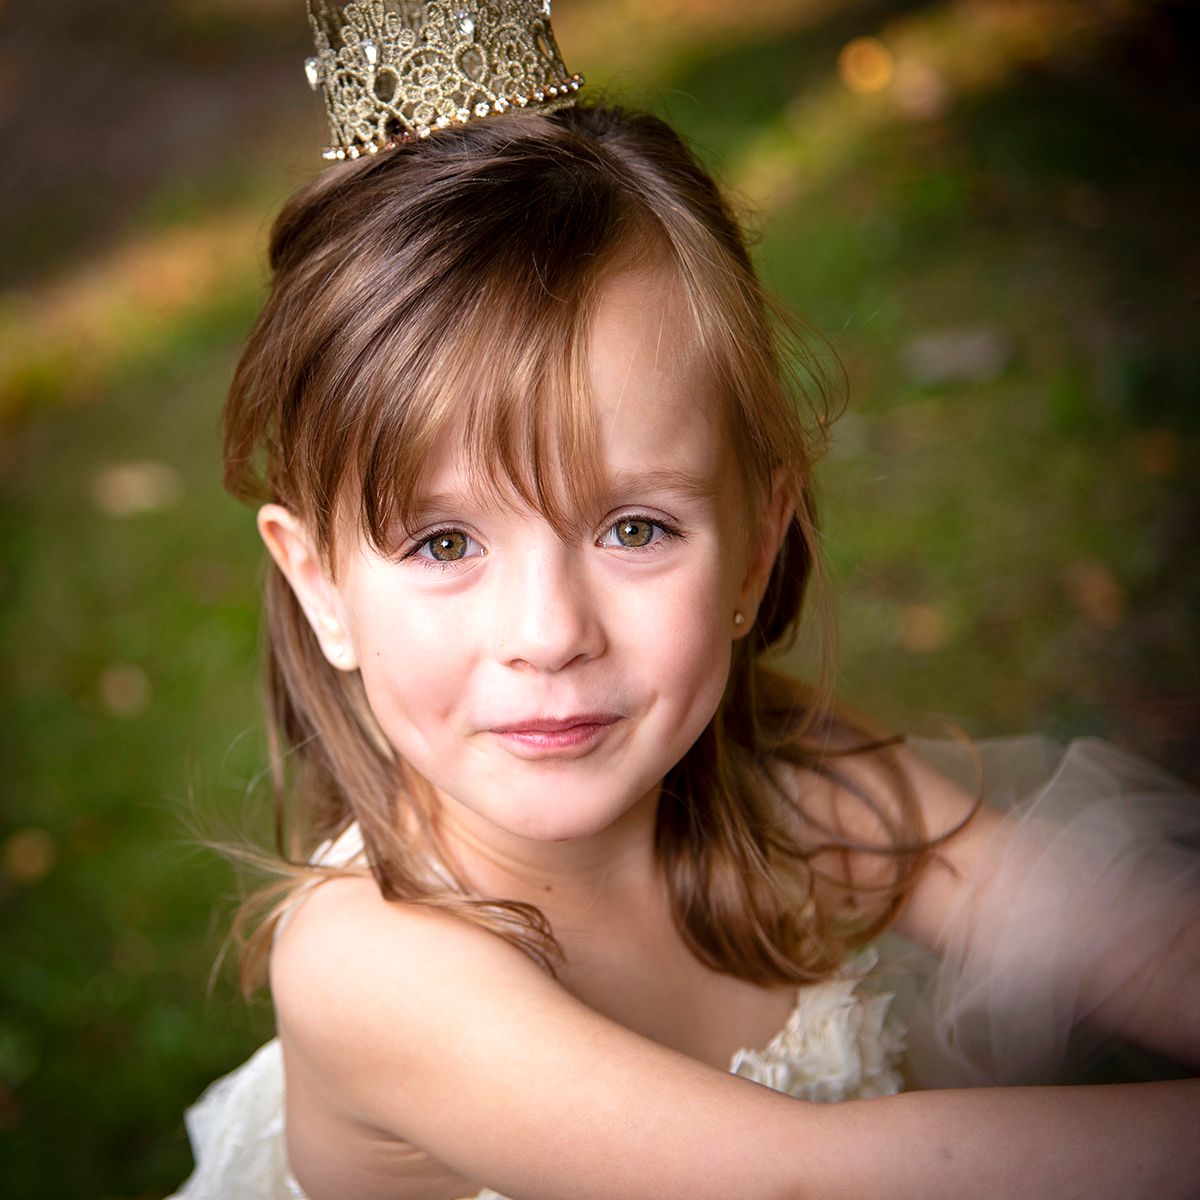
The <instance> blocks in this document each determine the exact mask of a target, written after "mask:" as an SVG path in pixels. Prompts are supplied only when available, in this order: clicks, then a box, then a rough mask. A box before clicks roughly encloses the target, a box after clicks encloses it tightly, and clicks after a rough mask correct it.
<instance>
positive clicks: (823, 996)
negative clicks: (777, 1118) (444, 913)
mask: <svg viewBox="0 0 1200 1200" xmlns="http://www.w3.org/2000/svg"><path fill="white" fill-rule="evenodd" d="M911 744H912V746H913V748H914V749H916V750H917V751H918V752H920V753H921V754H922V755H923V756H925V757H926V758H928V759H929V760H931V761H932V762H933V763H934V765H935V766H937V767H938V768H939V769H941V770H942V771H944V772H945V773H946V774H948V775H950V776H951V777H955V778H958V779H959V780H960V781H961V782H963V783H964V785H965V786H967V787H968V788H972V789H973V788H974V786H975V777H974V764H973V762H972V761H971V758H970V755H969V753H968V752H967V751H966V750H964V749H963V748H961V747H958V746H956V745H955V744H954V743H942V742H936V743H935V742H925V741H914V742H912V743H911ZM973 749H974V750H975V751H976V752H977V753H978V754H979V756H980V759H981V763H982V767H983V771H984V775H983V779H984V785H985V789H986V795H987V799H988V801H989V802H990V803H992V804H995V805H998V806H999V807H1001V808H1007V809H1008V810H1009V811H1010V814H1011V816H1012V818H1013V820H1012V825H1011V834H1010V836H1009V837H1008V838H1007V840H1006V843H1005V846H1004V848H1003V850H1002V851H1001V852H999V853H998V854H997V857H996V861H995V863H994V864H993V868H992V870H991V872H990V874H989V882H988V884H987V886H986V889H982V888H980V889H976V890H975V891H974V892H972V893H970V894H968V895H967V896H965V897H964V899H963V902H962V904H961V907H960V908H959V909H958V910H956V911H955V912H953V913H948V914H947V915H946V922H945V928H944V930H943V937H942V944H943V945H944V946H945V947H946V954H945V961H944V962H941V963H938V962H936V961H935V960H933V959H932V957H931V956H930V955H928V954H926V953H924V952H922V951H918V950H916V949H915V948H913V947H911V946H909V945H908V944H907V943H901V942H900V940H899V939H885V941H884V943H883V944H882V945H881V947H880V953H877V952H876V950H874V949H872V950H869V951H865V952H863V953H862V954H860V955H859V956H858V957H857V959H856V960H855V961H854V962H853V963H849V964H847V965H846V967H844V968H843V970H842V971H841V972H840V974H839V976H838V977H836V978H834V979H832V980H829V981H826V982H824V983H820V984H814V985H810V986H807V987H802V988H799V989H798V990H797V998H796V1005H795V1008H794V1009H793V1011H792V1013H791V1015H790V1017H789V1018H788V1021H787V1024H786V1025H785V1027H784V1028H783V1029H782V1030H780V1032H779V1033H778V1034H776V1035H775V1037H774V1038H772V1039H771V1041H770V1042H769V1043H768V1044H767V1045H766V1046H764V1047H762V1048H761V1049H756V1050H755V1049H745V1050H740V1051H738V1053H737V1054H736V1055H735V1056H734V1058H733V1061H732V1062H731V1064H730V1070H731V1071H732V1072H734V1073H736V1074H738V1075H741V1076H744V1077H746V1078H748V1079H751V1080H754V1081H755V1082H757V1083H761V1084H764V1085H765V1086H767V1087H771V1088H774V1089H776V1090H777V1091H780V1092H784V1093H786V1094H787V1095H791V1096H795V1097H797V1098H798V1099H802V1100H808V1101H814V1102H822V1103H828V1102H834V1101H839V1100H848V1099H856V1098H867V1097H872V1096H886V1095H892V1094H894V1093H896V1092H898V1091H900V1090H901V1089H902V1088H903V1087H904V1085H905V1080H906V1079H907V1081H908V1082H909V1084H910V1085H915V1086H919V1087H949V1086H975V1085H994V1084H1012V1083H1051V1082H1055V1081H1058V1080H1061V1079H1063V1078H1065V1077H1067V1076H1068V1074H1069V1071H1070V1068H1071V1067H1072V1065H1078V1063H1079V1062H1080V1061H1081V1060H1084V1059H1086V1056H1087V1055H1088V1054H1089V1053H1092V1052H1094V1051H1095V1049H1096V1046H1097V1045H1098V1043H1099V1042H1100V1040H1101V1036H1102V1034H1101V1032H1100V1031H1098V1030H1095V1029H1092V1028H1091V1027H1090V1025H1089V1019H1090V1018H1091V1016H1092V1015H1093V1014H1094V1013H1095V1012H1096V1011H1097V1010H1098V1009H1099V1007H1100V1006H1101V1005H1102V1003H1103V1002H1104V1000H1105V999H1106V998H1107V997H1109V996H1111V995H1112V993H1113V992H1114V991H1116V990H1117V989H1119V988H1123V987H1126V986H1127V985H1128V983H1129V981H1130V980H1136V979H1138V978H1142V977H1147V973H1148V972H1152V971H1153V969H1154V967H1155V963H1156V957H1157V955H1159V954H1161V953H1162V952H1163V950H1164V948H1165V947H1167V946H1169V945H1170V944H1171V942H1172V941H1173V940H1174V939H1175V938H1176V936H1177V934H1178V933H1179V931H1180V930H1181V929H1182V928H1183V926H1184V925H1186V924H1187V923H1189V922H1195V921H1196V920H1197V919H1198V914H1200V796H1197V795H1196V794H1195V793H1193V792H1190V791H1188V790H1187V789H1186V788H1184V787H1183V785H1182V784H1180V783H1179V782H1178V781H1177V780H1174V779H1172V778H1171V777H1170V776H1168V775H1166V774H1164V773H1163V772H1161V771H1159V770H1157V769H1156V768H1154V767H1153V766H1151V765H1149V764H1147V763H1145V762H1143V761H1142V760H1140V759H1137V758H1135V757H1133V756H1131V755H1129V754H1126V753H1125V752H1123V751H1121V750H1119V749H1117V748H1116V747H1114V746H1111V745H1109V744H1108V743H1105V742H1100V741H1096V740H1093V739H1081V740H1078V741H1075V742H1072V743H1071V744H1070V745H1069V746H1068V747H1066V749H1065V750H1064V749H1063V748H1062V747H1060V746H1057V745H1056V744H1054V743H1052V742H1049V741H1047V740H1045V739H1042V738H1011V739H997V740H993V741H984V742H978V743H975V745H974V747H973ZM360 852H361V839H360V838H358V835H357V830H355V829H353V828H352V829H350V830H347V832H346V834H345V835H343V837H342V838H340V839H339V840H338V842H337V843H335V844H333V845H331V846H327V847H324V848H322V851H321V852H320V853H321V856H322V861H326V862H335V861H336V862H348V861H350V860H351V859H352V858H353V857H354V856H355V855H357V854H358V853H360ZM881 959H882V961H880V960H881ZM902 1070H903V1075H902V1074H901V1072H902ZM283 1096H284V1090H283V1059H282V1055H281V1052H280V1047H279V1042H278V1040H272V1041H270V1042H268V1043H267V1044H266V1045H265V1046H263V1047H262V1048H261V1049H260V1050H259V1051H258V1052H257V1053H256V1054H255V1055H254V1056H253V1057H252V1058H250V1059H249V1060H248V1061H247V1062H246V1063H244V1064H243V1065H242V1066H241V1067H239V1068H238V1069H237V1070H235V1071H234V1072H232V1073H231V1074H230V1075H227V1076H225V1077H224V1078H223V1079H220V1080H218V1081H217V1082H216V1083H214V1084H213V1085H212V1086H211V1087H210V1088H209V1089H208V1090H207V1091H206V1092H205V1093H204V1095H203V1096H202V1097H201V1098H200V1100H199V1101H198V1102H197V1103H196V1104H195V1105H194V1106H193V1107H192V1108H190V1109H189V1110H188V1113H187V1117H186V1120H187V1128H188V1135H189V1137H190V1139H191V1142H192V1147H193V1150H194V1153H195V1156H196V1164H197V1165H196V1169H195V1171H194V1173H193V1174H192V1176H191V1177H190V1178H189V1179H188V1181H187V1183H186V1184H185V1185H184V1186H183V1188H182V1189H181V1191H180V1192H179V1193H178V1194H177V1197H176V1198H175V1200H304V1193H303V1191H302V1190H301V1189H300V1187H299V1185H298V1184H297V1183H296V1181H295V1180H294V1179H293V1178H292V1175H291V1172H290V1170H289V1168H288V1163H287V1154H286V1149H285V1143H284V1111H283ZM476 1200H503V1198H502V1197H498V1195H497V1193H494V1192H490V1191H484V1192H481V1193H479V1196H478V1197H477V1198H476Z"/></svg>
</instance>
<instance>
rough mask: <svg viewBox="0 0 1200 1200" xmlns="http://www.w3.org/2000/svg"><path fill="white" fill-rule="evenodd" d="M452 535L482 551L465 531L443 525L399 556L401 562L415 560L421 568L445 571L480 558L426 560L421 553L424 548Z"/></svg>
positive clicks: (476, 555) (475, 555)
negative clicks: (454, 534) (459, 535)
mask: <svg viewBox="0 0 1200 1200" xmlns="http://www.w3.org/2000/svg"><path fill="white" fill-rule="evenodd" d="M453 533H457V534H461V535H462V536H463V537H465V538H466V539H467V541H468V542H469V543H471V544H473V545H475V546H477V547H478V548H479V549H480V550H482V549H483V547H482V546H479V543H478V542H477V541H475V539H474V538H473V537H472V536H471V535H470V534H469V533H467V531H466V530H465V529H460V528H459V527H458V526H455V525H445V526H443V527H442V528H440V529H432V530H430V531H429V533H427V534H425V535H424V536H423V537H422V538H421V539H420V541H418V542H417V543H416V544H415V545H414V546H413V548H412V549H411V550H409V551H407V552H406V553H405V554H403V555H402V556H401V559H402V561H404V562H407V561H408V560H409V559H416V561H417V562H419V563H420V564H421V566H422V567H425V568H426V569H428V570H432V571H446V570H449V569H450V568H452V567H457V566H458V565H459V564H460V563H463V562H465V561H466V560H467V559H468V558H478V557H480V556H479V555H478V554H469V555H464V556H463V557H462V558H447V559H438V558H427V557H426V556H425V555H424V554H422V553H421V551H422V550H424V549H425V547H426V546H428V545H429V544H430V543H431V542H435V541H437V539H438V538H440V537H446V536H447V535H449V534H453Z"/></svg>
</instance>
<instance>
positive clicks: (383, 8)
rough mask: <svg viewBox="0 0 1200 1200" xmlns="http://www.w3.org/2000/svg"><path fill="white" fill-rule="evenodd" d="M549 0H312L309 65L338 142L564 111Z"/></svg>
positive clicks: (392, 141)
mask: <svg viewBox="0 0 1200 1200" xmlns="http://www.w3.org/2000/svg"><path fill="white" fill-rule="evenodd" d="M550 8H551V6H550V0H470V3H464V2H463V0H448V2H446V0H428V2H424V0H357V2H355V3H350V4H340V5H339V4H331V3H328V2H327V0H309V5H308V12H309V20H310V22H311V24H312V29H313V37H314V40H315V42H316V49H317V53H316V55H315V57H313V58H310V59H308V61H307V62H306V63H305V70H306V73H307V75H308V81H309V85H310V86H311V87H312V88H313V90H314V91H316V90H320V91H322V92H323V93H324V98H325V105H326V108H327V110H328V114H329V124H330V130H331V133H332V138H333V145H332V146H331V147H330V148H329V149H327V150H326V151H325V157H326V158H331V159H333V158H337V159H341V158H357V157H359V155H361V154H365V153H375V152H377V151H379V150H382V149H384V148H386V147H388V146H392V145H396V144H397V143H400V142H407V141H411V140H412V139H413V138H425V137H428V136H429V135H430V134H431V133H432V132H433V131H435V130H437V129H444V128H446V127H447V126H449V125H451V124H453V123H456V122H459V123H462V124H466V122H468V121H470V120H471V119H472V118H476V117H486V116H491V115H492V114H494V113H503V112H506V111H507V110H509V109H510V108H525V107H527V106H529V105H537V106H540V107H541V108H543V109H551V108H560V107H563V106H564V105H567V104H571V103H573V101H574V93H575V92H577V91H578V90H579V88H580V86H581V85H582V83H583V78H582V76H580V75H569V74H568V73H567V69H566V66H565V65H564V64H563V61H562V55H561V54H560V52H559V49H558V45H557V43H556V42H555V40H554V31H553V29H552V28H551V25H550Z"/></svg>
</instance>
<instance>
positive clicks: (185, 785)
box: [0, 0, 1200, 1198]
mask: <svg viewBox="0 0 1200 1200" xmlns="http://www.w3.org/2000/svg"><path fill="white" fill-rule="evenodd" d="M302 7H303V6H302V4H301V3H300V0H160V2H158V3H155V4H153V5H148V4H145V3H137V2H134V0H104V2H101V0H91V2H85V0H55V3H54V4H43V5H37V6H15V5H8V6H5V5H0V134H2V135H3V144H4V145H5V147H6V148H7V155H6V161H5V167H4V175H5V180H4V186H3V188H2V189H0V239H2V245H0V656H2V664H3V665H2V671H3V687H2V699H0V704H2V705H3V708H2V711H0V716H2V720H0V739H2V745H0V763H2V764H3V765H2V767H0V770H2V775H0V788H2V790H0V907H2V910H3V924H2V930H3V933H2V935H0V936H2V938H3V943H2V944H3V951H2V952H3V960H2V966H3V969H2V971H0V1180H3V1185H2V1186H3V1189H4V1192H5V1194H6V1195H9V1196H18V1197H65V1196H71V1197H83V1196H98V1197H123V1198H132V1197H146V1198H150V1197H159V1196H163V1195H165V1194H166V1193H167V1192H168V1191H169V1190H170V1189H171V1188H172V1187H173V1186H175V1185H177V1184H178V1183H179V1182H180V1181H181V1180H182V1179H183V1177H184V1176H185V1174H186V1173H187V1170H188V1169H189V1162H190V1159H189V1154H188V1150H187V1145H186V1139H185V1137H184V1132H183V1126H182V1112H183V1109H184V1107H185V1106H186V1104H188V1103H189V1102H190V1101H191V1100H193V1099H194V1098H195V1096H196V1095H197V1094H198V1093H199V1092H200V1090H201V1089H202V1088H203V1087H204V1085H205V1084H206V1083H207V1082H209V1081H210V1080H211V1079H212V1078H214V1077H215V1076H216V1075H218V1074H220V1073H221V1072H223V1071H225V1070H227V1069H229V1068H230V1067H232V1066H233V1065H234V1064H235V1063H237V1062H239V1061H240V1060H241V1059H242V1058H243V1057H244V1056H245V1055H246V1054H247V1053H248V1052H249V1051H250V1050H251V1049H252V1048H253V1047H254V1046H255V1045H256V1044H257V1043H258V1041H260V1040H262V1039H263V1038H265V1037H266V1036H268V1035H269V1033H270V1029H271V1022H270V1012H269V1008H268V1006H267V1004H266V1002H265V1000H260V1001H259V1002H258V1003H257V1004H256V1005H254V1006H250V1007H247V1006H246V1005H244V1004H243V1003H242V1002H241V1001H240V1000H238V999H237V998H236V995H235V989H234V986H233V979H232V972H231V971H230V970H229V968H228V965H226V967H225V968H224V969H223V970H220V971H217V972H216V973H215V974H213V964H214V960H215V958H216V955H217V952H218V950H219V947H220V945H221V941H222V938H223V936H224V933H225V931H226V929H227V927H228V921H229V917H230V914H231V911H232V906H233V902H234V900H235V898H236V895H237V892H238V888H239V884H238V882H237V880H236V877H235V874H234V872H233V871H232V869H231V868H230V867H229V866H228V865H227V864H226V863H224V862H223V861H222V860H221V859H219V858H217V857H216V856H215V855H214V854H212V853H211V852H209V851H207V850H204V849H201V848H200V847H199V842H200V840H201V839H202V838H204V837H208V836H212V835H220V836H228V835H229V834H230V833H231V832H232V834H233V835H235V836H243V835H245V836H251V835H254V834H261V832H262V830H263V829H264V822H263V816H264V812H265V807H264V789H263V786H262V776H261V771H262V765H263V750H262V741H261V737H260V734H259V729H258V701H257V694H258V683H257V670H256V658H257V641H258V616H257V590H258V583H259V577H260V570H261V565H260V554H259V549H258V545H257V542H256V538H255V535H254V530H253V522H252V519H251V515H250V514H249V513H248V512H246V511H244V510H241V509H239V508H238V506H237V505H235V504H234V503H233V502H232V501H231V500H229V499H228V498H226V497H225V496H224V495H223V493H222V492H221V490H220V487H219V484H218V474H219V464H218V447H217V437H216V425H217V417H218V413H219V409H220V405H221V401H222V396H223V392H224V389H225V387H226V386H227V383H228V379H229V376H230V371H231V367H232V363H233V362H234V360H235V358H236V355H237V352H238V347H239V344H240V341H241V339H242V338H243V337H244V335H245V333H246V331H247V329H248V327H249V324H250V322H251V320H252V319H253V316H254V313H255V311H256V308H257V306H258V304H259V303H260V302H261V299H262V297H263V290H264V281H265V272H264V265H263V250H264V245H265V237H266V230H267V227H268V224H269V220H270V216H271V214H272V212H273V210H274V209H275V208H276V207H277V206H278V204H279V203H280V202H281V201H282V199H283V198H284V196H285V195H286V194H287V193H288V192H289V191H290V190H291V189H292V188H293V187H295V186H296V185H298V184H299V183H301V182H302V181H303V180H305V179H307V178H308V177H309V176H310V175H311V174H312V173H313V172H314V171H315V170H317V169H318V167H319V165H320V164H319V160H318V159H317V158H316V157H315V155H316V151H317V148H318V147H319V146H320V145H321V144H322V138H323V131H322V123H321V117H320V113H319V111H318V107H317V105H316V102H315V101H314V98H313V97H312V96H311V94H310V93H309V92H308V89H307V87H306V86H305V84H304V81H303V75H302V70H301V63H302V60H303V58H304V57H305V55H306V53H307V52H308V47H307V42H306V38H307V29H306V26H305V22H304V19H303V12H302ZM556 7H557V10H558V28H559V40H560V43H561V45H562V48H563V51H564V54H565V56H566V58H567V61H568V63H569V64H570V66H571V67H572V69H577V70H583V71H585V72H586V73H587V74H588V76H589V79H590V80H591V83H592V86H593V87H594V88H597V89H599V88H611V89H612V91H613V92H614V94H616V95H618V96H621V97H625V98H628V99H631V100H633V101H634V102H636V103H640V104H644V105H647V106H649V107H652V108H654V109H656V110H658V111H661V112H664V113H666V114H667V115H668V116H669V117H670V118H672V119H673V120H674V121H676V122H677V123H678V124H679V125H680V126H681V127H682V128H683V129H684V130H685V131H686V132H687V133H688V134H690V135H691V136H692V137H693V138H694V139H695V141H696V143H697V145H698V146H699V148H700V149H701V151H702V153H703V154H704V156H705V157H706V159H707V160H708V161H709V162H710V163H712V164H713V166H714V167H715V168H716V169H717V170H718V172H719V173H720V174H721V176H722V177H723V178H724V179H725V180H726V181H727V182H728V183H729V185H730V186H731V188H732V189H733V191H734V194H735V196H736V197H737V198H738V202H739V204H740V205H741V206H742V207H743V208H744V210H745V211H746V213H747V216H748V219H749V220H750V223H751V225H752V227H753V229H754V230H755V231H756V233H755V236H756V251H755V252H756V255H757V258H758V261H759V263H760V265H761V267H762V270H763V272H764V274H765V276H766V278H767V279H768V281H769V282H770V284H771V285H772V287H773V288H774V289H776V290H777V291H778V292H779V293H780V294H781V295H782V296H783V297H784V298H785V299H786V300H787V301H788V303H789V304H791V305H793V306H794V307H795V308H796V309H797V310H798V311H799V312H801V313H802V314H804V315H805V317H807V318H808V319H809V320H810V321H811V322H812V323H813V324H814V325H815V326H816V327H817V328H818V329H819V330H820V331H822V332H823V334H824V335H825V336H826V337H827V338H828V339H829V341H830V343H831V345H832V347H833V349H834V350H835V351H836V353H837V355H838V356H839V357H840V359H841V360H842V362H843V363H844V365H845V368H846V374H847V378H848V381H849V384H850V403H849V409H848V411H847V413H846V415H845V416H844V417H843V418H842V420H841V421H840V422H839V423H838V425H837V426H836V427H835V430H834V435H833V441H832V446H831V450H830V454H829V456H828V458H827V460H826V462H825V463H824V464H823V466H822V468H821V477H820V484H821V495H822V497H823V503H822V514H823V528H824V539H825V549H826V552H827V558H828V561H829V564H830V567H831V579H832V589H833V592H834V595H835V598H836V609H837V611H838V614H839V626H840V653H839V659H838V663H839V666H838V685H839V689H840V691H841V692H842V694H843V695H844V696H845V697H846V698H848V699H850V700H852V701H854V702H855V703H857V704H859V705H860V706H862V707H863V708H864V709H865V710H867V711H868V712H870V713H872V714H873V715H875V716H876V717H878V718H880V719H881V720H882V721H884V722H885V723H888V724H891V725H894V726H896V727H899V728H904V729H908V730H911V731H919V732H930V731H937V730H938V729H941V728H944V727H945V726H946V725H947V724H956V725H960V726H962V727H963V728H965V729H966V730H967V731H968V732H970V733H971V734H972V735H974V736H985V735H989V734H1002V733H1013V732H1021V731H1025V730H1030V729H1036V730H1040V731H1044V732H1049V733H1052V734H1055V735H1057V736H1061V737H1069V736H1075V735H1081V734H1093V733H1095V734H1101V735H1104V736H1107V737H1111V738H1115V739H1116V740H1118V741H1121V742H1122V743H1124V744H1126V745H1128V746H1129V747H1131V748H1133V749H1136V750H1139V751H1141V752H1142V753H1144V754H1146V755H1148V756H1150V757H1152V758H1155V759H1157V760H1159V761H1161V762H1163V763H1165V764H1167V765H1169V766H1170V767H1172V768H1173V769H1174V770H1175V771H1176V772H1178V773H1179V774H1181V775H1183V776H1185V777H1187V778H1189V779H1191V780H1193V781H1196V780H1200V749H1198V746H1197V736H1196V735H1197V729H1198V726H1200V721H1198V720H1197V717H1198V715H1200V688H1198V687H1197V667H1196V663H1197V654H1196V651H1197V642H1198V640H1200V638H1198V621H1197V612H1198V596H1200V585H1198V582H1197V580H1198V573H1197V558H1198V555H1200V551H1198V549H1197V547H1198V545H1200V540H1198V539H1197V537H1196V530H1197V520H1196V518H1197V510H1198V508H1200V503H1198V496H1200V492H1198V490H1197V488H1196V486H1195V483H1194V477H1195V474H1196V466H1195V460H1196V451H1197V448H1198V446H1200V395H1198V390H1200V350H1198V349H1197V344H1196V331H1197V328H1198V323H1197V309H1198V302H1200V248H1198V246H1197V243H1196V240H1195V237H1194V234H1193V226H1194V219H1195V214H1196V213H1197V212H1200V179H1198V176H1197V171H1196V150H1195V147H1197V145H1200V139H1198V137H1197V134H1198V132H1200V104H1198V102H1197V98H1196V93H1195V90H1194V88H1193V86H1192V84H1191V81H1192V79H1193V78H1194V70H1195V62H1196V61H1197V58H1198V54H1200V37H1198V29H1197V19H1196V13H1195V11H1194V9H1193V7H1192V6H1191V5H1188V4H1184V3H1178V4H1167V3H1157V4H1155V3H1150V2H1146V3H1133V2H1129V3H1121V2H1118V0H1111V2H1104V3H1100V2H1096V0H1088V2H1086V3H1085V2H1082V0H1081V2H1078V3H1072V2H1069V0H1028V2H1022V3H1012V2H1009V0H991V2H988V0H975V2H970V3H968V2H957V3H955V2H945V0H944V2H940V3H924V4H922V3H900V2H896V3H868V2H865V0H863V2H857V3H851V2H845V0H843V2H840V3H818V2H816V0H793V2H792V3H785V2H783V0H740V2H739V3H737V4H728V3H727V2H725V0H671V2H669V3H661V4H660V3H655V4H653V5H650V4H645V3H642V2H635V0H559V3H558V4H557V6H556ZM859 38H870V39H874V40H873V41H871V42H869V43H867V44H865V45H863V44H861V43H859V44H858V45H857V46H853V45H851V44H852V43H853V42H854V41H855V39H859ZM848 46H850V49H849V50H847V47H848ZM803 659H804V656H803V652H801V653H800V654H799V655H798V657H797V666H798V667H799V668H800V669H803V666H804V661H803ZM210 976H211V978H210Z"/></svg>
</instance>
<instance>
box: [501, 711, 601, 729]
mask: <svg viewBox="0 0 1200 1200" xmlns="http://www.w3.org/2000/svg"><path fill="white" fill-rule="evenodd" d="M620 719H621V718H620V716H619V715H618V714H617V713H579V714H577V715H575V716H572V717H527V718H525V719H524V720H520V721H513V722H512V723H511V724H509V725H493V726H492V727H491V732H492V733H516V734H521V733H565V732H567V731H568V730H570V729H578V728H580V727H581V726H590V725H598V726H604V725H612V724H613V723H614V722H616V721H619V720H620Z"/></svg>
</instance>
